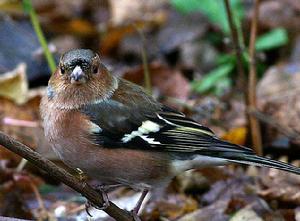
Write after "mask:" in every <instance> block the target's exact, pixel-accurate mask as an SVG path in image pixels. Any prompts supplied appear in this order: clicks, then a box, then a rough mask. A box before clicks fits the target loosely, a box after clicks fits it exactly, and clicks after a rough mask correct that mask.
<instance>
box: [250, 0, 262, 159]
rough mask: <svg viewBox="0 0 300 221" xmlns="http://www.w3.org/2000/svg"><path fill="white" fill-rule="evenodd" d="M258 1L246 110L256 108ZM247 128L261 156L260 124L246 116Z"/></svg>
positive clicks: (254, 16)
mask: <svg viewBox="0 0 300 221" xmlns="http://www.w3.org/2000/svg"><path fill="white" fill-rule="evenodd" d="M259 4H260V0H255V4H254V13H253V18H252V23H251V33H250V45H249V75H248V98H247V99H248V102H247V103H248V108H250V109H257V108H256V81H257V79H256V75H257V73H256V59H255V41H256V35H257V20H258V16H259ZM248 118H249V126H250V131H251V138H252V144H253V148H254V150H255V152H256V153H257V154H258V155H262V153H263V150H262V138H261V133H260V124H259V122H258V120H257V118H256V117H254V116H252V115H251V114H248Z"/></svg>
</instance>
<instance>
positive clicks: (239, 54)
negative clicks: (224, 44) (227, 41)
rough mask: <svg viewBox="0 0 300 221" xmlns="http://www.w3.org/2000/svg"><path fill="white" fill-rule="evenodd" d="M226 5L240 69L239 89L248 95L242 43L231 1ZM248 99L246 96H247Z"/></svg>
mask: <svg viewBox="0 0 300 221" xmlns="http://www.w3.org/2000/svg"><path fill="white" fill-rule="evenodd" d="M224 3H225V9H226V14H227V20H228V23H229V28H230V32H231V38H232V43H233V45H234V50H235V54H236V59H237V68H238V87H239V89H240V90H241V91H243V92H244V93H245V95H246V93H247V91H246V90H244V88H245V87H244V86H245V71H244V68H243V53H242V49H241V46H240V43H239V42H240V41H239V35H238V31H237V29H236V26H235V24H234V21H233V17H232V13H231V8H230V4H229V0H224ZM245 98H246V96H245Z"/></svg>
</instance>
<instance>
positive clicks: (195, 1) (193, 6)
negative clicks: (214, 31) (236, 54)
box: [170, 0, 244, 34]
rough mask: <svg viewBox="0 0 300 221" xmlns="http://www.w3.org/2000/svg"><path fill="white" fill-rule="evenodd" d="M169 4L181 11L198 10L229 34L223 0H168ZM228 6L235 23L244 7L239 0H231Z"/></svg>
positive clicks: (242, 13)
mask: <svg viewBox="0 0 300 221" xmlns="http://www.w3.org/2000/svg"><path fill="white" fill-rule="evenodd" d="M170 1H171V5H172V6H173V7H175V8H176V9H177V10H178V11H180V12H183V13H189V12H195V11H200V12H202V13H203V14H204V15H206V16H207V18H208V19H209V20H210V22H212V23H213V24H215V25H217V26H219V27H220V28H221V29H222V31H223V32H224V33H226V34H229V32H230V29H229V25H228V22H227V14H226V11H225V5H224V3H223V0H170ZM230 6H231V9H232V13H233V18H234V21H235V22H236V24H239V22H238V21H239V20H240V19H241V18H242V17H243V16H244V8H243V5H242V4H241V0H231V1H230Z"/></svg>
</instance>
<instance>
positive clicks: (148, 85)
mask: <svg viewBox="0 0 300 221" xmlns="http://www.w3.org/2000/svg"><path fill="white" fill-rule="evenodd" d="M136 30H137V32H138V33H139V35H140V37H141V40H142V45H141V53H142V61H143V69H144V78H145V88H146V90H147V92H148V93H149V94H152V85H151V78H150V71H149V65H148V57H147V53H146V49H145V48H146V47H145V41H146V40H145V36H144V33H143V32H142V31H141V30H140V29H139V28H138V27H136Z"/></svg>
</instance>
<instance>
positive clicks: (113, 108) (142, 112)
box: [81, 89, 300, 174]
mask: <svg viewBox="0 0 300 221" xmlns="http://www.w3.org/2000/svg"><path fill="white" fill-rule="evenodd" d="M136 90H138V91H132V90H128V92H126V93H127V94H126V96H125V98H126V97H127V98H128V97H129V99H123V98H117V97H113V98H112V99H109V100H105V101H101V102H99V103H97V102H95V103H94V104H90V105H87V106H85V107H83V108H82V109H81V112H82V113H83V114H85V115H86V116H87V117H89V118H90V120H91V121H92V122H93V124H95V125H96V126H97V127H98V128H97V130H92V131H91V138H92V140H93V142H94V143H95V144H99V145H100V146H101V147H104V148H130V149H140V150H146V151H160V152H169V153H171V154H172V153H176V154H173V156H176V158H177V157H180V158H181V156H182V159H185V158H186V157H187V156H188V157H193V156H195V155H198V154H200V155H202V156H208V157H214V158H218V159H220V158H221V159H225V160H227V161H228V162H235V163H242V164H247V165H256V166H265V167H271V168H277V169H280V170H285V171H289V172H292V173H296V174H300V169H299V168H297V167H295V166H293V165H289V164H287V163H283V162H279V161H276V160H271V159H268V158H264V157H260V156H256V155H255V154H254V152H253V151H252V149H250V148H246V147H243V146H239V145H236V144H232V143H229V142H226V141H223V140H220V139H218V138H217V137H216V136H215V135H214V133H213V132H212V131H211V130H210V129H209V128H207V127H204V126H202V125H201V124H199V123H197V122H195V121H194V120H192V119H189V118H187V117H185V115H184V114H182V113H180V112H177V111H174V110H172V109H170V108H168V107H166V106H163V105H161V104H159V103H157V102H155V101H154V100H153V99H152V98H151V97H150V96H148V95H146V94H145V93H144V92H143V91H142V90H140V89H136ZM125 91H126V90H125ZM131 92H132V94H130V93H131ZM128 93H129V94H128ZM120 94H122V93H120ZM181 153H182V154H181Z"/></svg>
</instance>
